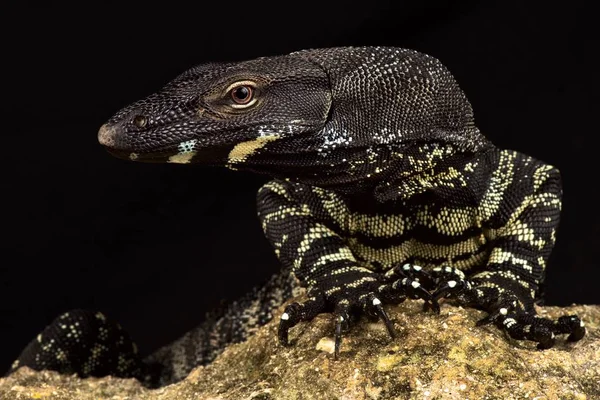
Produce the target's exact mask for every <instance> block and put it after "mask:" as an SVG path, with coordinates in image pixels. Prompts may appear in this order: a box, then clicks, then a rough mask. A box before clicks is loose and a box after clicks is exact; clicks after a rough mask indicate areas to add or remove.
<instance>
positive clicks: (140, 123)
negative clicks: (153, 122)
mask: <svg viewBox="0 0 600 400" xmlns="http://www.w3.org/2000/svg"><path fill="white" fill-rule="evenodd" d="M133 123H134V124H135V126H137V127H138V128H143V127H145V126H146V124H147V123H148V119H147V118H146V117H144V116H143V115H136V116H135V117H134V118H133Z"/></svg>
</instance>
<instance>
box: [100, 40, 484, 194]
mask: <svg viewBox="0 0 600 400" xmlns="http://www.w3.org/2000/svg"><path fill="white" fill-rule="evenodd" d="M98 138H99V141H100V143H101V144H103V145H104V146H105V147H106V148H108V150H109V151H110V152H112V153H113V154H114V155H116V156H118V157H122V158H127V159H130V160H136V161H145V162H171V163H200V164H205V165H220V166H227V167H230V168H232V169H245V170H250V171H254V172H259V173H264V174H268V175H271V176H274V177H278V178H289V179H292V180H296V181H301V182H304V183H308V184H314V185H321V186H329V187H342V186H343V187H345V188H354V187H357V185H363V186H364V185H367V186H368V184H369V182H374V183H375V184H377V181H378V180H379V181H382V180H384V179H386V177H387V180H388V181H389V179H390V178H389V175H390V174H394V176H395V179H404V178H409V177H410V176H412V175H414V174H418V173H420V172H421V171H425V170H430V169H431V168H432V167H433V165H434V164H435V163H437V162H438V161H439V160H440V159H442V158H448V157H453V156H454V155H456V154H464V153H473V152H477V151H481V150H482V149H485V148H487V147H488V146H489V145H490V144H489V142H488V141H487V140H486V139H485V138H484V136H483V135H481V134H480V132H479V130H478V129H477V127H476V126H475V123H474V119H473V112H472V109H471V105H470V103H469V102H468V100H467V99H466V97H465V95H464V93H463V92H462V90H461V89H460V88H459V87H458V84H457V83H456V81H455V80H454V78H453V77H452V75H451V74H450V72H449V71H448V70H447V69H446V68H445V67H444V66H443V65H442V64H441V63H440V62H439V61H438V60H437V59H435V58H433V57H431V56H428V55H426V54H423V53H419V52H416V51H413V50H407V49H399V48H390V47H341V48H331V49H314V50H302V51H298V52H294V53H291V54H288V55H284V56H275V57H262V58H258V59H254V60H249V61H243V62H238V63H212V64H204V65H200V66H198V67H195V68H192V69H190V70H188V71H187V72H185V73H183V74H182V75H180V76H179V77H178V78H176V79H175V80H173V81H172V82H170V83H169V84H167V85H166V86H165V87H164V88H163V89H162V90H161V91H159V92H158V93H155V94H153V95H151V96H149V97H147V98H146V99H144V100H141V101H138V102H136V103H134V104H132V105H130V106H129V107H126V108H125V109H123V110H121V111H119V112H118V113H117V114H116V115H115V116H113V117H112V118H111V119H110V120H109V121H108V122H107V123H106V124H105V125H103V126H102V128H101V129H100V131H99V134H98ZM420 181H422V179H421V180H420Z"/></svg>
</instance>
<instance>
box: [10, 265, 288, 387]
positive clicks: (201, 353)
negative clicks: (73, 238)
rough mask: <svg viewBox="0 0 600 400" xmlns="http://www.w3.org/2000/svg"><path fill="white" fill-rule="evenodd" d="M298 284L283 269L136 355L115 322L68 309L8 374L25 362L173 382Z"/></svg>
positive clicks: (153, 383) (265, 316) (254, 324)
mask: <svg viewBox="0 0 600 400" xmlns="http://www.w3.org/2000/svg"><path fill="white" fill-rule="evenodd" d="M298 288H299V284H298V282H297V280H296V278H295V277H294V276H293V274H291V273H290V272H289V270H284V271H282V272H280V273H278V274H276V275H274V276H272V277H271V278H270V279H269V280H268V282H267V283H266V284H265V285H264V286H262V287H260V288H255V289H254V290H252V291H251V292H249V293H247V294H246V295H245V296H243V297H242V298H241V299H239V300H237V301H234V302H232V303H231V304H229V305H228V306H226V307H224V308H223V309H222V310H220V311H216V312H213V313H212V314H210V315H209V316H208V317H207V319H206V320H205V321H204V322H203V323H201V324H200V325H199V326H197V327H196V328H194V329H192V330H191V331H189V332H187V333H186V334H184V335H183V336H182V337H180V338H179V339H177V340H175V341H174V342H172V343H170V344H168V345H166V346H164V347H162V348H160V349H158V350H157V351H156V352H154V353H153V354H151V355H150V356H148V357H146V358H141V357H140V355H139V354H138V351H137V347H136V345H135V343H134V342H133V341H132V340H131V338H130V337H129V335H128V334H127V332H125V330H123V329H122V328H121V326H120V325H119V324H118V323H116V322H115V321H113V320H111V319H109V318H107V317H106V316H104V315H103V314H102V313H99V312H95V311H89V310H82V309H76V310H72V311H69V312H66V313H64V314H62V315H60V316H59V317H57V318H56V319H55V320H54V321H52V323H50V325H48V326H47V327H46V328H45V329H44V330H43V331H42V332H41V333H40V334H39V335H37V337H36V338H34V339H33V340H32V341H31V342H30V343H29V344H28V345H27V346H26V347H25V349H24V350H23V351H22V352H21V354H20V356H19V358H18V359H17V360H16V361H15V362H14V363H13V365H12V367H11V368H10V370H9V371H8V374H10V373H12V372H14V371H15V370H17V369H18V368H20V367H22V366H28V367H30V368H32V369H35V370H53V371H57V372H59V373H63V374H77V375H79V376H80V377H88V376H96V377H100V376H107V375H111V376H115V377H121V378H137V379H138V380H140V381H141V382H142V383H143V384H144V385H145V386H147V387H150V388H156V387H160V386H164V385H167V384H171V383H174V382H177V381H179V380H181V379H183V378H185V377H186V376H187V375H188V374H189V373H190V372H191V370H192V369H193V368H194V367H197V366H199V365H206V364H209V363H210V362H212V361H213V360H214V359H215V357H216V356H217V355H219V354H220V353H221V352H222V351H223V350H224V349H225V347H226V346H227V345H229V344H231V343H239V342H242V341H244V340H246V339H247V338H248V337H249V336H250V335H252V333H253V332H254V331H255V330H256V329H258V328H259V327H260V326H262V325H264V324H266V323H267V322H269V321H270V320H271V319H272V318H273V312H274V311H275V310H276V309H277V308H278V307H279V306H281V305H282V304H283V303H284V302H285V301H286V300H288V299H290V298H291V297H292V296H293V295H296V294H297V293H296V291H297V289H298Z"/></svg>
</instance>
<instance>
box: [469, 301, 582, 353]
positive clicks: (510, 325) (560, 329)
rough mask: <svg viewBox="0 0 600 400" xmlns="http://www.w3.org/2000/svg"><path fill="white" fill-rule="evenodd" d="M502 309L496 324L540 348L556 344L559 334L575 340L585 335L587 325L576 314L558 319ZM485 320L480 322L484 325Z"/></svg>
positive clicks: (569, 339) (514, 336) (518, 338)
mask: <svg viewBox="0 0 600 400" xmlns="http://www.w3.org/2000/svg"><path fill="white" fill-rule="evenodd" d="M504 310H505V309H502V311H501V312H500V316H499V317H497V318H496V325H497V326H498V327H499V328H503V329H504V330H505V331H506V332H507V333H508V334H509V335H510V337H512V338H513V339H517V340H531V341H534V342H536V343H537V348H538V349H539V350H545V349H549V348H551V347H552V346H554V343H555V341H556V340H555V338H556V335H557V334H569V336H568V337H567V340H568V341H571V342H575V341H578V340H580V339H581V338H583V336H585V325H584V323H583V321H581V320H580V319H579V317H577V316H575V315H569V316H563V317H560V318H558V319H557V320H556V321H553V320H550V319H548V318H544V317H540V316H538V315H535V314H534V313H525V312H523V313H514V314H509V313H505V311H504ZM482 321H484V322H480V323H478V325H482V324H484V323H485V322H487V320H482Z"/></svg>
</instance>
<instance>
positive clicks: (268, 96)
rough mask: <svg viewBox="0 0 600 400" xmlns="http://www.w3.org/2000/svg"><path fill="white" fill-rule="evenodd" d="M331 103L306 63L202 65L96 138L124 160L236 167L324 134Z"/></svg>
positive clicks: (320, 74)
mask: <svg viewBox="0 0 600 400" xmlns="http://www.w3.org/2000/svg"><path fill="white" fill-rule="evenodd" d="M330 104H331V98H330V91H329V85H328V78H327V75H326V73H325V72H324V70H323V69H322V68H320V67H319V66H318V65H316V64H315V63H312V62H310V61H308V60H305V59H302V58H298V57H296V58H290V57H285V56H280V57H263V58H259V59H255V60H250V61H246V62H240V63H211V64H204V65H200V66H197V67H195V68H192V69H190V70H188V71H186V72H185V73H183V74H182V75H180V76H179V77H177V78H176V79H174V80H173V81H171V82H170V83H168V84H167V85H166V86H165V87H164V88H163V89H162V90H160V91H159V92H157V93H155V94H152V95H150V96H149V97H147V98H145V99H143V100H141V101H138V102H136V103H134V104H131V105H130V106H128V107H126V108H124V109H122V110H121V111H119V112H118V113H117V114H115V115H114V116H113V117H112V118H111V119H110V120H109V121H108V122H107V123H106V124H104V125H103V126H102V127H101V128H100V131H99V132H98V140H99V141H100V143H101V144H102V145H103V146H104V147H106V148H107V150H108V151H109V152H111V153H112V154H113V155H115V156H117V157H119V158H125V159H130V160H135V161H143V162H170V163H200V164H206V165H227V166H236V165H238V164H242V163H244V162H245V161H246V160H247V159H248V158H249V157H251V156H252V155H253V154H254V153H257V152H259V151H260V149H261V148H262V147H264V146H266V145H267V144H268V143H269V142H272V141H275V140H278V139H280V138H283V137H286V136H287V137H290V136H294V137H301V136H303V134H304V133H310V132H316V131H319V130H321V129H322V128H323V126H324V125H325V122H326V119H327V115H328V111H329V107H330Z"/></svg>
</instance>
